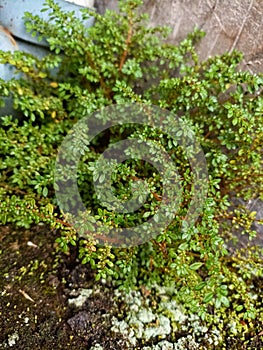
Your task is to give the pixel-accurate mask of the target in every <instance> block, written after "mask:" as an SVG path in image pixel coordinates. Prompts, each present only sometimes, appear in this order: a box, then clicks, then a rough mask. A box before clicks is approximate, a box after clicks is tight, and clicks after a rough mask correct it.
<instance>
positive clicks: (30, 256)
mask: <svg viewBox="0 0 263 350" xmlns="http://www.w3.org/2000/svg"><path fill="white" fill-rule="evenodd" d="M58 235H59V233H58V232H56V231H54V230H53V231H52V230H50V229H49V228H47V227H46V226H44V225H37V226H35V227H34V228H32V229H14V228H12V227H10V226H2V227H1V228H0V253H1V255H0V330H1V332H0V349H1V350H2V349H17V350H20V349H21V350H27V349H30V350H38V349H39V350H40V349H41V350H51V349H52V350H56V349H71V350H75V349H76V350H82V349H101V348H99V347H96V344H100V346H101V347H102V348H103V349H106V350H110V349H114V350H118V349H121V350H125V349H141V348H143V346H142V345H141V346H140V343H138V346H136V347H128V346H127V339H126V338H125V335H123V334H121V333H116V332H112V330H111V329H112V324H111V320H112V318H113V317H117V318H120V315H124V314H125V312H127V310H126V309H125V305H124V304H123V303H121V302H118V301H116V300H115V299H114V290H113V288H111V286H107V285H102V284H99V282H94V281H95V279H94V273H93V272H92V271H91V270H90V269H89V268H88V266H86V265H82V264H81V263H80V262H79V261H78V259H77V255H76V251H74V249H73V250H72V251H71V252H70V254H62V253H58V252H56V243H54V242H55V239H56V238H57V237H58ZM261 284H262V280H261ZM80 288H85V289H94V288H95V289H96V288H97V289H98V290H99V292H96V293H95V294H94V295H92V296H90V297H89V298H88V301H86V302H85V303H84V304H83V305H82V306H81V308H77V307H76V306H75V305H74V304H71V303H69V299H71V298H74V297H76V296H77V295H78V292H77V291H78V290H79V289H80ZM259 329H260V328H259ZM262 329H263V327H262ZM178 336H182V334H180V332H179V333H178ZM247 336H248V338H249V337H250V338H251V341H250V342H249V346H250V347H249V348H247V349H253V350H257V349H263V342H262V336H261V337H260V336H255V330H254V331H253V329H252V330H251V331H250V332H248V335H247ZM168 340H169V339H168ZM242 344H243V343H242V342H241V341H240V340H239V339H238V338H237V339H235V338H232V339H231V341H229V344H228V347H227V349H230V350H232V349H245V348H244V347H243V345H242ZM144 345H145V344H144ZM146 345H148V346H149V348H150V349H151V348H154V347H153V346H154V341H153V342H149V343H148V344H146ZM209 349H210V347H209ZM211 349H212V348H211ZM213 349H217V347H213ZM218 349H219V348H218ZM164 350H165V349H164ZM185 350H187V349H185Z"/></svg>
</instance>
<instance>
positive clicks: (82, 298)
mask: <svg viewBox="0 0 263 350" xmlns="http://www.w3.org/2000/svg"><path fill="white" fill-rule="evenodd" d="M79 292H80V294H79V296H78V297H77V298H72V299H68V303H69V305H72V304H73V305H75V306H76V307H82V306H83V304H84V303H85V302H86V301H87V299H88V298H89V297H90V296H91V295H92V293H93V290H92V289H85V288H83V289H80V290H79Z"/></svg>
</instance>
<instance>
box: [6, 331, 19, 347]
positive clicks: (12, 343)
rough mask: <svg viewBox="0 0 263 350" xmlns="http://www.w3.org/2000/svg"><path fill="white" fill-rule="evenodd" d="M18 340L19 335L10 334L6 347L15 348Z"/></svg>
mask: <svg viewBox="0 0 263 350" xmlns="http://www.w3.org/2000/svg"><path fill="white" fill-rule="evenodd" d="M18 340H19V334H18V333H17V332H15V333H12V334H10V335H9V336H8V345H9V346H10V347H11V346H15V345H16V343H17V341H18Z"/></svg>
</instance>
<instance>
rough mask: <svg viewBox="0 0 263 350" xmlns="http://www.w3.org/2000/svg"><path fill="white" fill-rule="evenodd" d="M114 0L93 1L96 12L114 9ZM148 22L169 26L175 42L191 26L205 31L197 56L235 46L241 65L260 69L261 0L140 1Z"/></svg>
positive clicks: (262, 66)
mask: <svg viewBox="0 0 263 350" xmlns="http://www.w3.org/2000/svg"><path fill="white" fill-rule="evenodd" d="M117 4H118V0H95V6H96V7H97V9H98V11H99V12H100V13H103V12H104V11H105V9H106V8H109V9H113V10H116V9H117ZM142 11H144V12H147V13H149V15H150V19H151V24H152V25H169V26H170V27H171V28H172V32H171V35H170V38H169V41H170V42H173V43H177V42H179V41H180V40H182V39H183V38H185V36H186V35H187V33H189V32H190V31H192V30H193V29H194V28H195V27H198V28H201V29H203V30H204V31H205V32H206V33H207V34H206V37H205V38H204V39H203V40H202V42H201V43H200V44H199V46H198V52H199V54H200V56H201V59H205V58H207V57H208V56H210V55H215V54H221V53H224V52H226V51H230V52H231V51H233V50H234V49H237V50H239V51H242V52H244V54H245V59H244V64H243V67H244V68H246V69H248V70H250V71H252V72H263V0H232V1H229V0H144V6H143V8H142Z"/></svg>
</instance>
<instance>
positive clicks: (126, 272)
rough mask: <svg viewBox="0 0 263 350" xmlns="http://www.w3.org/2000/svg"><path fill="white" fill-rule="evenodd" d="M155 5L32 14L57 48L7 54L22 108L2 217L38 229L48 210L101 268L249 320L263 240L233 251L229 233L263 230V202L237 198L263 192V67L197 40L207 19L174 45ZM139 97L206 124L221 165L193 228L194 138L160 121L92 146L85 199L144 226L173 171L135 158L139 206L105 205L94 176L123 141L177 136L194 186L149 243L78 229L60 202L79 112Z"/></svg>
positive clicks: (127, 184) (198, 129)
mask: <svg viewBox="0 0 263 350" xmlns="http://www.w3.org/2000/svg"><path fill="white" fill-rule="evenodd" d="M141 3H142V2H141V1H140V0H127V1H120V3H119V7H120V12H119V13H116V12H113V11H106V13H105V15H103V16H102V15H99V14H97V13H96V12H94V11H92V10H90V9H83V10H82V17H83V18H82V20H79V19H76V18H75V17H74V13H64V12H63V11H61V9H60V8H59V6H58V5H57V4H56V3H55V2H54V1H53V0H47V1H46V4H45V7H44V8H43V11H46V10H47V9H50V10H51V11H50V18H52V21H49V22H45V21H44V20H42V19H41V18H40V17H39V16H33V15H31V14H30V13H26V14H25V23H26V27H27V29H28V31H31V32H32V34H33V35H39V37H40V39H41V38H42V37H45V38H46V40H47V41H48V43H49V47H50V54H48V55H47V56H45V57H44V58H42V59H38V58H36V57H34V56H33V55H31V54H28V53H23V52H20V51H15V52H14V53H10V52H1V53H0V63H1V64H10V65H12V66H14V67H15V68H16V70H17V71H18V72H20V75H19V76H14V78H13V79H11V80H10V81H3V80H1V84H0V96H1V97H2V103H4V98H6V97H11V98H12V99H13V105H14V108H15V109H16V110H17V113H18V114H20V117H19V118H14V117H12V116H3V117H1V130H0V138H1V142H0V152H1V157H2V161H1V165H0V169H1V180H0V181H1V188H0V196H1V204H0V208H1V211H0V219H1V223H2V225H5V224H14V225H17V226H20V227H26V228H30V227H31V226H32V225H34V224H37V223H39V222H44V223H46V224H47V225H50V227H51V228H54V229H58V230H59V232H60V237H59V238H58V239H57V240H56V242H57V245H58V249H62V250H63V251H64V252H70V251H71V249H77V251H78V254H79V259H81V261H82V262H83V263H84V264H89V266H91V268H92V269H94V271H95V272H96V279H97V280H99V279H106V280H107V281H109V282H110V283H112V284H113V285H114V286H118V287H119V288H126V289H127V288H134V287H140V286H147V288H149V289H151V286H153V285H155V284H161V285H168V286H169V285H171V286H173V288H174V291H175V296H176V299H177V300H178V301H179V302H181V303H182V304H183V305H184V306H185V308H186V309H189V310H190V312H192V313H198V314H199V315H201V316H202V317H203V318H206V317H208V318H209V312H208V306H209V305H210V310H211V307H212V306H213V307H214V308H215V310H221V311H220V312H226V310H228V309H229V308H231V310H232V311H231V312H232V313H233V315H234V316H233V318H236V319H237V320H252V319H256V318H257V319H260V317H261V318H262V316H260V314H262V310H263V309H262V304H261V303H260V301H259V300H258V299H256V298H254V295H253V293H255V292H256V291H255V290H254V291H253V293H252V292H251V290H250V286H251V284H252V283H253V282H252V281H253V279H256V278H258V276H260V275H261V274H262V260H261V254H262V248H261V247H256V246H255V247H250V248H247V249H246V250H245V251H242V250H241V249H238V248H236V250H235V251H234V252H231V253H230V251H229V250H228V246H227V242H228V240H231V239H232V238H233V237H234V234H235V233H237V236H236V237H241V235H242V234H245V235H248V236H249V237H250V238H252V237H254V236H256V232H255V231H254V230H253V224H254V223H255V222H256V220H257V218H256V212H253V211H249V210H248V209H247V208H246V206H245V205H244V206H237V205H234V204H233V201H232V199H233V198H240V199H242V200H243V201H244V203H245V201H248V200H256V199H263V185H262V183H263V182H262V144H263V98H262V87H263V77H262V75H253V74H250V73H249V72H245V71H240V70H239V69H238V64H239V63H240V61H241V60H242V54H241V53H238V52H233V53H231V54H230V53H226V54H224V55H221V56H215V57H212V58H209V59H208V60H207V61H205V62H200V60H199V58H198V55H197V53H196V51H195V48H194V46H195V44H196V43H197V42H198V41H199V40H201V39H202V37H203V35H204V33H202V32H200V31H199V30H196V31H194V32H193V33H191V34H189V35H188V37H187V38H186V39H185V40H183V41H182V42H181V43H180V44H179V45H178V46H174V45H172V44H167V43H166V41H165V40H166V39H167V36H168V34H169V29H168V28H166V27H162V28H159V27H158V28H152V27H150V26H148V22H147V15H146V14H139V11H138V8H139V6H140V5H141ZM89 16H94V17H95V24H94V26H93V27H91V28H88V29H87V28H85V26H84V25H83V21H84V20H85V19H86V18H87V17H89ZM127 103H128V104H132V103H136V104H144V105H154V106H157V107H159V108H161V109H165V110H167V111H169V112H171V113H173V114H174V115H176V116H178V117H179V118H180V120H182V121H183V122H184V123H185V125H187V127H189V128H191V130H193V131H194V133H195V138H196V139H197V140H198V142H199V144H200V145H201V147H202V150H203V152H204V155H205V159H206V163H207V169H208V181H207V186H208V191H207V195H206V198H205V200H204V207H203V210H202V212H201V214H200V215H199V217H198V220H196V222H195V224H194V225H193V226H192V227H190V228H189V230H187V231H182V230H181V223H182V220H183V218H184V217H185V216H186V215H187V210H188V205H189V202H190V199H191V193H192V192H191V191H192V188H191V181H192V175H191V166H190V164H189V162H188V161H187V159H186V157H185V154H184V152H183V150H182V149H181V148H180V147H179V146H178V145H177V144H176V143H174V142H173V140H171V138H170V137H169V136H168V135H166V134H165V133H164V132H163V131H162V130H158V129H154V130H152V129H151V128H150V127H149V126H148V125H130V124H129V125H127V126H119V127H118V126H114V127H112V128H109V129H108V130H107V131H105V132H103V133H102V134H101V135H99V136H97V137H96V138H95V139H94V140H93V141H92V142H91V143H90V144H88V145H87V147H85V148H83V150H82V153H81V154H82V156H81V158H80V161H79V164H78V171H77V177H78V179H77V183H78V188H79V191H80V194H81V197H82V200H83V203H84V204H85V206H86V208H88V209H89V210H90V212H91V213H92V214H93V215H94V218H95V219H96V220H97V221H98V222H102V223H103V224H105V225H108V226H109V227H110V226H111V227H123V226H125V225H126V226H129V227H131V226H135V225H137V224H139V223H142V222H144V221H146V220H147V219H148V218H149V217H151V216H153V215H154V213H155V212H156V211H157V210H158V208H159V206H160V203H161V201H162V177H161V174H159V173H158V172H157V171H156V170H155V169H154V167H153V166H152V165H151V164H149V163H147V162H144V161H141V160H139V159H127V160H126V161H124V162H122V163H120V164H119V165H118V167H117V170H116V171H115V172H114V173H113V174H112V179H111V180H112V186H113V188H114V190H115V195H116V196H117V197H118V198H120V199H122V200H126V199H127V198H130V197H131V195H132V193H131V188H132V183H133V182H134V180H136V179H144V180H146V181H147V184H148V189H149V196H148V197H147V200H146V201H145V202H144V203H142V205H141V208H140V210H138V211H136V212H134V213H126V214H125V213H122V214H117V213H115V212H114V210H108V209H106V208H105V207H103V206H102V205H100V202H99V200H98V198H97V196H96V193H95V192H94V188H93V174H92V170H93V169H94V162H95V161H96V160H97V159H98V157H99V156H100V154H101V153H102V152H103V151H104V150H105V149H107V147H108V146H109V145H111V144H113V143H115V142H118V141H121V140H122V139H133V138H135V137H136V138H141V140H148V139H150V140H152V141H154V142H155V144H156V145H159V147H161V148H165V149H166V151H167V152H168V154H169V155H170V157H171V158H172V159H173V160H174V161H175V163H176V167H177V169H178V173H179V175H180V178H181V183H182V186H183V200H182V202H181V205H180V207H179V209H178V211H177V213H176V215H175V217H174V219H173V220H172V222H170V223H169V225H168V226H167V227H166V229H165V230H163V231H162V232H160V233H159V234H158V235H157V236H156V237H154V238H153V239H151V240H149V241H147V242H145V243H143V244H140V245H138V246H133V247H128V248H125V247H117V248H116V247H113V246H111V244H105V245H101V244H98V242H97V241H96V239H95V237H93V238H92V237H85V236H83V235H81V236H79V235H78V232H77V231H76V229H75V228H74V226H72V225H71V224H70V223H69V220H67V218H68V215H69V214H68V213H66V212H61V211H60V208H59V206H58V203H57V200H56V196H55V189H54V167H55V161H56V157H57V153H58V149H59V146H60V145H61V143H62V142H63V139H64V138H65V136H66V135H67V133H68V132H69V131H70V130H71V129H72V127H73V126H74V125H75V124H76V123H77V122H78V121H80V120H81V119H82V118H84V117H86V116H87V115H89V114H91V113H93V112H95V111H97V110H100V109H101V108H104V107H107V106H111V105H121V104H127ZM83 137H85V135H84V136H83ZM258 223H259V222H258ZM72 246H76V247H75V248H73V247H72ZM215 312H217V311H215ZM218 312H219V311H218Z"/></svg>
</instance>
